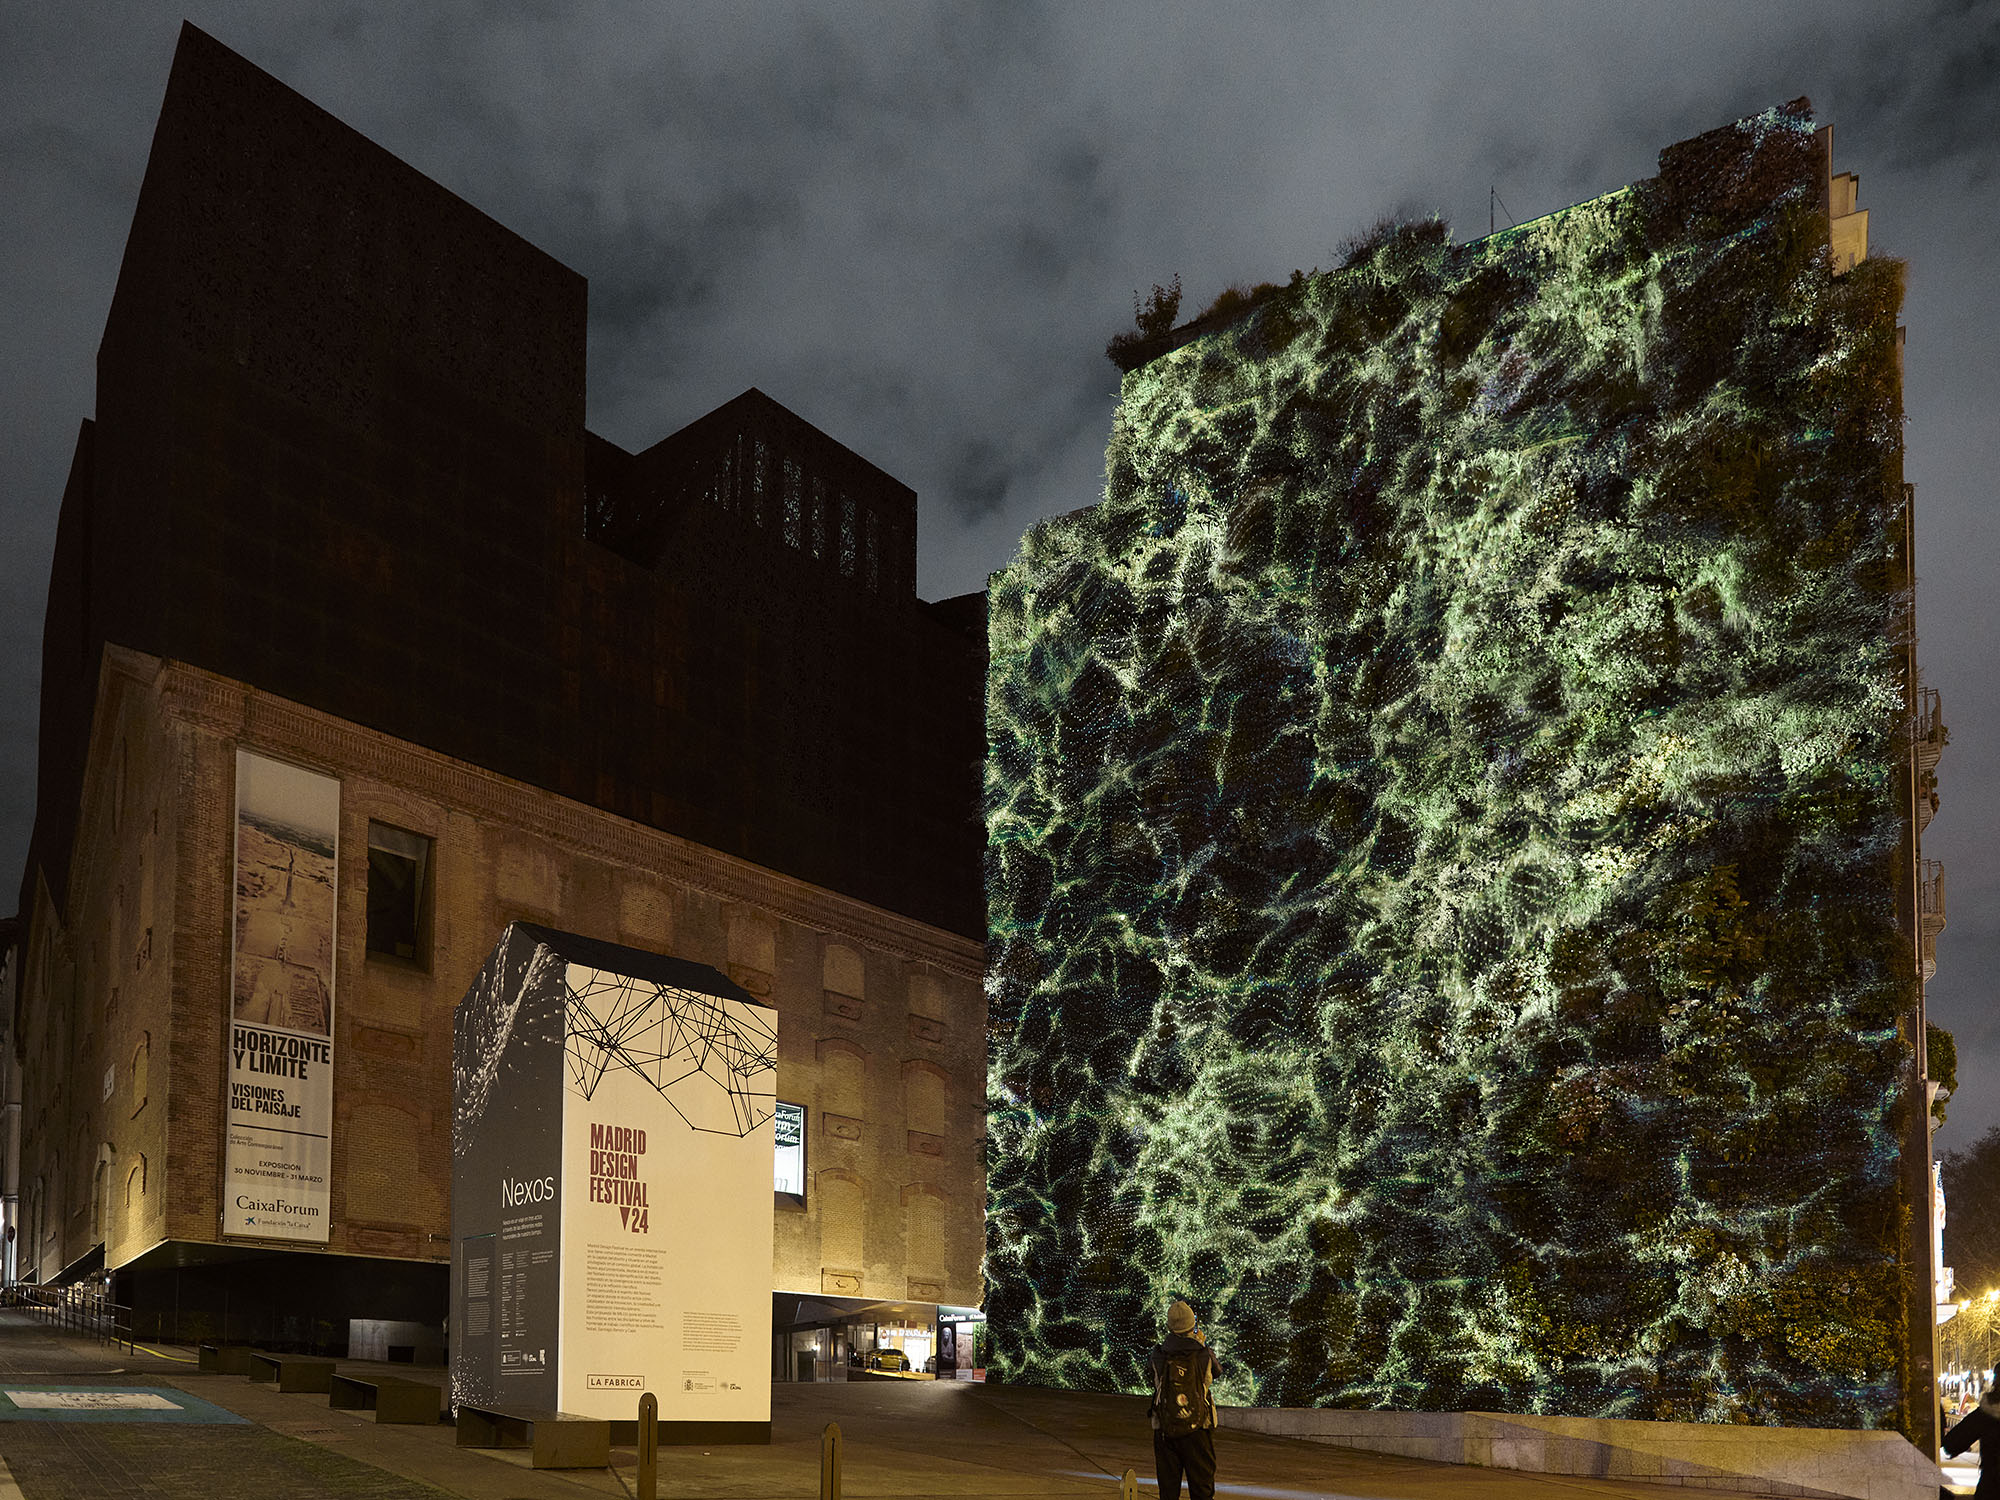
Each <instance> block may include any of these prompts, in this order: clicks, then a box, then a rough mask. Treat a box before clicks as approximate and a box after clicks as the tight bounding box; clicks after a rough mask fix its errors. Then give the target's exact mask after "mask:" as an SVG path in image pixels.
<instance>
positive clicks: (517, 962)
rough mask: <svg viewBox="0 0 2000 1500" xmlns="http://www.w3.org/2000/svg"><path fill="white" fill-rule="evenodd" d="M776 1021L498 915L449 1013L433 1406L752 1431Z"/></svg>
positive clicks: (759, 1407) (757, 1402)
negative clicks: (441, 1400)
mask: <svg viewBox="0 0 2000 1500" xmlns="http://www.w3.org/2000/svg"><path fill="white" fill-rule="evenodd" d="M776 1076H777V1013H776V1012H775V1011H774V1010H772V1009H771V1008H770V1007H769V1006H767V1005H764V1004H762V1003H761V1002H759V1001H758V1000H757V999H755V998H754V997H753V996H751V995H749V994H748V993H746V992H745V991H743V990H741V989H738V988H737V987H736V986H735V985H733V984H731V983H730V982H729V981H728V980H727V979H726V978H724V977H723V976H722V975H721V974H719V973H717V972H716V971H715V970H714V969H711V968H708V967H707V966H705V965H702V964H693V963H686V962H683V961H681V960H679V959H671V958H663V957H660V956H659V955H657V954H651V953H642V952H640V951H638V950H637V949H633V948H623V947H619V946H617V945H615V944H610V943H600V942H595V941H593V940H591V939H587V938H581V937H576V936H574V935H571V934H568V933H559V932H552V931H550V930H548V929H546V928H541V927H534V926H530V925H528V924H526V923H515V924H514V925H513V926H511V927H509V928H508V929H507V930H506V932H505V933H503V934H502V935H501V939H500V942H499V944H498V946H497V947H495V948H494V950H493V952H492V954H491V955H490V956H489V957H488V959H487V962H486V966H485V967H484V968H483V969H482V970H481V971H480V974H479V977H478V978H477V979H476V980H475V981H474V982H473V985H472V988H471V989H470V990H468V991H467V992H466V995H465V998H464V999H463V1000H462V1001H460V1002H459V1007H458V1011H457V1015H456V1017H455V1020H454V1026H453V1159H454V1165H453V1176H452V1238H453V1241H454V1254H453V1261H452V1309H453V1330H452V1333H453V1336H452V1400H453V1403H454V1405H455V1406H460V1405H467V1404H475V1405H476V1404H481V1403H501V1404H507V1405H528V1406H539V1407H548V1408H554V1409H557V1410H560V1411H566V1412H573V1413H575V1414H577V1415H579V1416H596V1417H611V1418H618V1419H629V1418H630V1417H632V1416H633V1415H634V1413H635V1411H636V1409H637V1403H638V1398H639V1395H640V1393H641V1392H643V1391H651V1392H652V1393H653V1394H654V1395H655V1396H657V1397H658V1398H659V1402H660V1418H661V1422H662V1424H663V1428H664V1430H665V1432H666V1433H667V1435H668V1436H669V1437H672V1436H674V1435H676V1430H677V1429H678V1432H679V1434H680V1435H683V1436H687V1437H690V1438H699V1439H700V1440H702V1441H726V1440H729V1439H731V1438H735V1439H738V1440H752V1441H754V1440H758V1439H767V1438H768V1436H769V1432H770V1417H771V1386H770V1351H769V1342H770V1341H769V1338H768V1335H767V1332H766V1329H767V1326H768V1320H769V1317H770V1286H771V1160H772V1150H773V1146H772V1126H771V1118H772V1113H773V1086H774V1084H775V1082H776Z"/></svg>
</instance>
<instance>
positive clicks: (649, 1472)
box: [633, 1391, 660, 1500]
mask: <svg viewBox="0 0 2000 1500" xmlns="http://www.w3.org/2000/svg"><path fill="white" fill-rule="evenodd" d="M659 1493H660V1398H659V1397H658V1396H655V1395H654V1394H653V1393H652V1392H651V1391H647V1392H646V1393H645V1395H643V1396H641V1397H640V1398H639V1482H638V1488H637V1489H636V1491H635V1492H634V1494H633V1500H657V1497H658V1495H659Z"/></svg>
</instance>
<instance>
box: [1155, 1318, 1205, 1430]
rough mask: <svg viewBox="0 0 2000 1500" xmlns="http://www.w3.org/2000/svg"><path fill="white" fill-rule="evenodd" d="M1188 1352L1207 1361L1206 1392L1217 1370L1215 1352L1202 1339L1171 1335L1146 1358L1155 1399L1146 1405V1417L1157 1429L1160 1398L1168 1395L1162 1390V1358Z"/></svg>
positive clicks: (1188, 1335) (1178, 1334)
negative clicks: (1194, 1352)
mask: <svg viewBox="0 0 2000 1500" xmlns="http://www.w3.org/2000/svg"><path fill="white" fill-rule="evenodd" d="M1188 1350H1194V1351H1196V1352H1197V1353H1198V1354H1199V1355H1200V1357H1201V1359H1203V1360H1206V1361H1207V1364H1208V1368H1207V1369H1206V1370H1205V1371H1204V1372H1203V1373H1202V1379H1201V1386H1202V1389H1203V1390H1204V1391H1206V1390H1207V1389H1208V1387H1209V1386H1210V1385H1211V1384H1212V1383H1213V1382H1214V1380H1215V1371H1216V1368H1217V1366H1216V1361H1215V1351H1214V1350H1213V1349H1211V1348H1209V1347H1208V1345H1206V1344H1204V1343H1203V1342H1202V1341H1201V1340H1200V1339H1198V1338H1195V1337H1194V1336H1193V1335H1192V1334H1186V1333H1170V1334H1168V1335H1167V1336H1166V1337H1165V1338H1163V1339H1161V1340H1160V1342H1159V1343H1158V1344H1157V1345H1155V1346H1154V1349H1153V1352H1152V1353H1151V1354H1150V1355H1148V1356H1147V1358H1146V1367H1147V1369H1148V1371H1149V1372H1150V1373H1151V1376H1152V1381H1153V1399H1152V1400H1151V1401H1149V1402H1147V1403H1146V1415H1147V1416H1149V1417H1151V1418H1152V1419H1153V1426H1154V1428H1155V1429H1157V1428H1158V1427H1159V1426H1160V1398H1161V1397H1162V1396H1164V1395H1165V1394H1166V1392H1165V1391H1164V1390H1162V1389H1161V1373H1160V1367H1161V1360H1162V1357H1163V1356H1168V1355H1174V1354H1181V1353H1185V1352H1186V1351H1188ZM1212 1399H1213V1398H1211V1400H1212Z"/></svg>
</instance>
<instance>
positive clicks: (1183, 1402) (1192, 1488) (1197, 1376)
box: [1146, 1297, 1216, 1500]
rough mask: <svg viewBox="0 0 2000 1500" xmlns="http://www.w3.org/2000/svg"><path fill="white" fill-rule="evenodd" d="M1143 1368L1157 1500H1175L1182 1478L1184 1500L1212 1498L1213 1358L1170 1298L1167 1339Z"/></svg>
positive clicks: (1184, 1308)
mask: <svg viewBox="0 0 2000 1500" xmlns="http://www.w3.org/2000/svg"><path fill="white" fill-rule="evenodd" d="M1147 1364H1148V1365H1149V1366H1150V1368H1151V1370H1152V1376H1153V1400H1152V1403H1151V1405H1149V1406H1148V1407H1147V1408H1146V1410H1147V1413H1148V1414H1149V1415H1150V1416H1151V1417H1152V1419H1153V1464H1154V1467H1155V1468H1156V1469H1157V1470H1158V1472H1159V1476H1160V1500H1180V1493H1181V1477H1182V1476H1183V1475H1185V1476H1186V1477H1187V1487H1188V1500H1214V1497H1215V1402H1214V1401H1213V1400H1211V1399H1210V1397H1209V1391H1208V1388H1209V1386H1210V1385H1211V1384H1212V1383H1213V1382H1214V1380H1215V1368H1216V1364H1215V1355H1214V1353H1213V1351H1211V1350H1210V1349H1209V1347H1208V1343H1207V1341H1206V1340H1205V1339H1203V1338H1202V1335H1201V1328H1200V1326H1199V1324H1198V1323H1197V1321H1196V1319H1195V1315H1194V1309H1193V1308H1191V1307H1189V1306H1188V1305H1187V1303H1185V1302H1183V1301H1182V1300H1181V1299H1180V1298H1178V1297H1176V1298H1175V1299H1174V1300H1173V1301H1172V1303H1170V1304H1169V1305H1168V1307H1167V1336H1166V1337H1165V1338H1164V1339H1162V1340H1161V1341H1160V1342H1159V1343H1158V1344H1157V1345H1155V1346H1154V1349H1153V1352H1152V1354H1151V1355H1150V1356H1149V1357H1148V1360H1147Z"/></svg>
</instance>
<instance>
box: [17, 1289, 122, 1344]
mask: <svg viewBox="0 0 2000 1500" xmlns="http://www.w3.org/2000/svg"><path fill="white" fill-rule="evenodd" d="M11 1291H12V1293H13V1297H14V1300H15V1301H16V1302H17V1303H18V1304H19V1305H22V1306H25V1307H26V1308H27V1309H28V1310H29V1311H31V1312H37V1313H40V1314H41V1316H42V1319H43V1321H44V1322H46V1323H48V1324H50V1325H51V1326H53V1327H55V1328H58V1329H60V1330H61V1331H62V1332H63V1333H66V1334H70V1335H72V1336H74V1337H77V1338H94V1339H96V1340H97V1342H98V1343H100V1344H112V1345H115V1346H117V1347H118V1348H121V1349H123V1350H124V1351H125V1352H126V1353H128V1354H129V1353H131V1352H132V1348H133V1345H132V1340H133V1338H134V1337H135V1334H134V1331H133V1326H132V1309H131V1308H129V1307H127V1306H126V1305H125V1304H124V1303H122V1302H113V1301H112V1300H111V1299H110V1298H109V1297H107V1296H105V1295H104V1294H103V1293H102V1292H88V1291H81V1290H79V1289H77V1288H75V1287H60V1288H58V1287H46V1286H15V1287H13V1288H12V1289H11Z"/></svg>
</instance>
